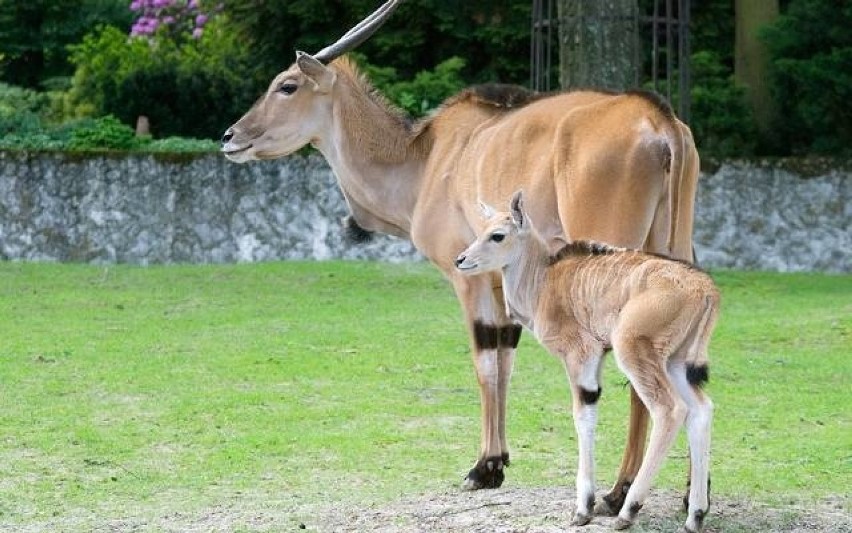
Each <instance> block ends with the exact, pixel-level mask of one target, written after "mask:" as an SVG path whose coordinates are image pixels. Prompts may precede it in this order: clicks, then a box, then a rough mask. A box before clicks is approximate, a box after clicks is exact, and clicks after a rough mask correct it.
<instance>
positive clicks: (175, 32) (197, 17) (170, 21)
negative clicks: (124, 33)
mask: <svg viewBox="0 0 852 533" xmlns="http://www.w3.org/2000/svg"><path fill="white" fill-rule="evenodd" d="M130 10H131V11H134V12H136V13H139V18H137V19H136V21H135V22H134V23H133V26H132V27H131V29H130V35H131V36H134V37H138V36H146V37H150V36H153V35H154V34H155V33H157V32H158V31H160V32H166V33H168V34H169V36H170V37H172V38H180V37H182V36H183V35H185V34H190V35H192V37H193V38H194V39H198V38H199V37H201V34H202V33H203V32H204V26H205V25H206V24H207V22H208V20H210V17H211V16H213V15H214V14H215V13H217V12H218V11H221V10H222V4H218V5H217V6H216V7H215V8H213V9H208V10H205V9H203V8H202V7H201V3H200V2H199V0H133V1H132V2H130Z"/></svg>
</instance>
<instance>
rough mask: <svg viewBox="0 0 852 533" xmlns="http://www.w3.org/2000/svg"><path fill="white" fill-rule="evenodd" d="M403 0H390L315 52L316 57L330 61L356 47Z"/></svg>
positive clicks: (373, 31)
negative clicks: (334, 41) (333, 41)
mask: <svg viewBox="0 0 852 533" xmlns="http://www.w3.org/2000/svg"><path fill="white" fill-rule="evenodd" d="M402 1H403V0H388V1H387V2H385V3H384V4H382V6H381V7H380V8H379V9H377V10H375V11H374V12H373V13H372V14H371V15H370V16H368V17H367V18H365V19H364V20H362V21H361V22H359V23H358V24H356V25H355V27H354V28H352V29H351V30H349V31H348V32H346V34H345V35H344V36H343V37H341V38H340V39H338V40H337V42H336V43H334V44H330V45H328V46H326V47H325V48H323V49H322V50H320V51H319V52H317V53H316V54H314V59H317V60H319V61H321V62H323V63H328V62H329V61H332V60H333V59H335V58H336V57H340V56H341V55H343V54H345V53H346V52H348V51H350V50H352V49H354V48H355V47H356V46H358V45H359V44H361V43H363V42H364V41H366V40H367V39H369V38H370V36H371V35H373V34H374V33H375V32H376V30H377V29H379V27H380V26H381V25H382V24H384V23H385V21H386V20H387V19H388V17H390V15H391V13H393V12H394V10H395V9H396V8H397V7H398V6H399V4H401V3H402Z"/></svg>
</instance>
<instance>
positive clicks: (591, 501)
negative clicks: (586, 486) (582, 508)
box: [586, 494, 595, 512]
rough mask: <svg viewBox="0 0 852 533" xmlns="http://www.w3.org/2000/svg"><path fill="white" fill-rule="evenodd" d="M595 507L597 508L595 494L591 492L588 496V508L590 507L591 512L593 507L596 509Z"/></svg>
mask: <svg viewBox="0 0 852 533" xmlns="http://www.w3.org/2000/svg"><path fill="white" fill-rule="evenodd" d="M594 508H595V495H594V494H589V497H588V498H586V509H588V510H589V512H591V511H592V509H594Z"/></svg>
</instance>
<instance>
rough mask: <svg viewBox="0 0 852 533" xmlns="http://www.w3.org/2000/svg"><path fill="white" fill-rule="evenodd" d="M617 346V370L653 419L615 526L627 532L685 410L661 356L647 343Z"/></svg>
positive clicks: (638, 340) (640, 340)
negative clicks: (627, 380)
mask: <svg viewBox="0 0 852 533" xmlns="http://www.w3.org/2000/svg"><path fill="white" fill-rule="evenodd" d="M618 344H619V346H615V347H614V348H615V351H616V358H617V360H618V363H619V367H620V368H621V369H622V370H623V371H624V373H625V374H627V376H628V378H629V379H630V382H631V383H633V386H634V387H635V389H636V393H637V394H638V395H639V397H640V398H642V401H643V402H644V403H645V404H646V405H647V407H648V411H649V413H650V415H651V420H652V429H651V437H650V439H649V441H648V449H647V451H646V452H645V456H644V458H643V459H642V465H641V466H640V467H639V471H638V472H637V473H636V479H635V480H634V481H633V483H632V484H631V485H630V489H629V490H628V491H627V496H626V498H625V500H624V506H623V507H622V508H621V511H620V512H619V513H618V520H617V521H616V523H615V526H614V527H615V529H627V528H628V527H630V526H631V525H632V524H633V521H634V520H635V518H636V515H637V514H638V513H639V510H640V509H641V508H642V505H643V504H644V503H645V499H646V498H647V496H648V493H649V492H650V489H651V484H652V482H653V480H654V477H655V476H656V475H657V472H658V471H659V470H660V467H661V466H662V464H663V461H664V460H665V458H666V455H667V454H668V452H669V450H670V449H671V446H672V444H673V443H674V439H675V437H676V436H677V432H678V430H679V429H680V427H681V425H683V421H684V418H685V416H686V413H687V409H686V405H685V404H684V402H683V400H681V399H680V397H679V396H678V395H677V393H676V392H675V390H674V387H673V385H672V383H671V381H670V380H669V377H668V374H667V372H666V369H665V362H664V361H663V360H662V359H663V357H662V355H660V354H658V353H655V352H656V350H655V349H654V347H653V346H652V344H651V342H650V341H648V340H647V339H642V338H637V339H632V340H630V341H626V342H625V341H620V342H618Z"/></svg>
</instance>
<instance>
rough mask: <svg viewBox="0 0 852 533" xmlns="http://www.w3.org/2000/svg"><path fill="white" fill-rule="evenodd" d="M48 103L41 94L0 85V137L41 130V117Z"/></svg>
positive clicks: (45, 97) (3, 84)
mask: <svg viewBox="0 0 852 533" xmlns="http://www.w3.org/2000/svg"><path fill="white" fill-rule="evenodd" d="M49 102H50V101H49V99H48V98H47V96H46V95H44V94H42V93H38V92H36V91H33V90H30V89H24V88H22V87H15V86H13V85H7V84H5V83H0V136H5V135H10V134H13V135H27V134H29V133H34V132H38V131H39V130H41V127H42V117H41V115H42V113H43V112H44V111H45V109H46V108H48V107H49Z"/></svg>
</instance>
